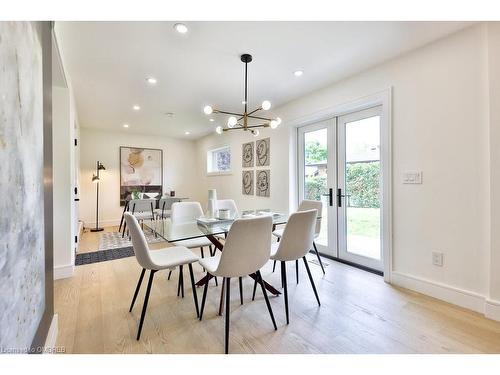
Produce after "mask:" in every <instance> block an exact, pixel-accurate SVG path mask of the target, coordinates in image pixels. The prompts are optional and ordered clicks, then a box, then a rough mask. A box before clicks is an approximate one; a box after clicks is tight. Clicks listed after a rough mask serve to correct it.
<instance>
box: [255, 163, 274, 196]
mask: <svg viewBox="0 0 500 375" xmlns="http://www.w3.org/2000/svg"><path fill="white" fill-rule="evenodd" d="M256 179H257V181H256V183H255V191H256V193H255V195H256V196H258V197H269V196H270V195H271V171H270V170H269V169H263V170H261V171H257V177H256Z"/></svg>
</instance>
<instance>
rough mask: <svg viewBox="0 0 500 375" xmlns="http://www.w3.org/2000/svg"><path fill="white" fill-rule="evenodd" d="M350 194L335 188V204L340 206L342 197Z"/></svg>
mask: <svg viewBox="0 0 500 375" xmlns="http://www.w3.org/2000/svg"><path fill="white" fill-rule="evenodd" d="M350 196H351V194H342V189H337V206H338V207H342V198H346V197H350Z"/></svg>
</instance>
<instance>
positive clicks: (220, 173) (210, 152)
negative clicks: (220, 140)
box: [206, 145, 233, 177]
mask: <svg viewBox="0 0 500 375" xmlns="http://www.w3.org/2000/svg"><path fill="white" fill-rule="evenodd" d="M224 149H228V150H229V154H230V155H231V160H230V162H229V169H228V170H226V171H210V169H209V165H210V166H212V162H210V164H209V160H210V158H212V157H213V153H214V152H217V151H220V150H224ZM206 157H207V159H206V174H207V176H209V177H210V176H228V175H232V174H233V172H232V162H233V158H232V151H231V146H230V145H222V146H218V147H214V148H210V149H208V150H207V154H206Z"/></svg>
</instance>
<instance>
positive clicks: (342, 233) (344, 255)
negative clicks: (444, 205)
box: [336, 106, 385, 271]
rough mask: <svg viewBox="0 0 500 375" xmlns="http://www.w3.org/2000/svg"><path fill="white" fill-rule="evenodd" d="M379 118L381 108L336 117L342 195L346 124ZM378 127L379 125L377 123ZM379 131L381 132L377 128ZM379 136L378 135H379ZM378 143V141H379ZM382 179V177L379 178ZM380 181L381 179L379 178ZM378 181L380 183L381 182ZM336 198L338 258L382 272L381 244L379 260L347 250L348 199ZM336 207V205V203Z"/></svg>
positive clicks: (344, 169) (339, 186) (344, 176)
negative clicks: (339, 204) (339, 203)
mask: <svg viewBox="0 0 500 375" xmlns="http://www.w3.org/2000/svg"><path fill="white" fill-rule="evenodd" d="M376 116H380V118H381V117H382V107H381V106H375V107H371V108H367V109H363V110H361V111H356V112H351V113H348V114H345V115H343V116H339V117H338V121H337V158H338V159H337V160H338V163H337V185H336V187H337V189H342V191H343V193H344V194H347V188H346V186H345V184H346V178H347V169H346V162H347V160H346V142H347V138H346V137H347V135H346V124H348V123H350V122H353V121H359V120H362V119H366V118H370V117H376ZM379 126H380V123H379ZM379 131H381V129H380V127H379ZM379 136H380V135H379ZM379 141H380V139H379ZM379 177H382V176H379ZM380 180H381V181H382V180H383V178H380ZM381 181H380V182H381ZM336 197H337V202H339V200H340V202H341V203H342V207H339V206H337V207H336V208H337V215H338V221H337V223H338V256H339V258H341V259H344V260H347V261H349V262H353V263H356V264H360V265H363V266H365V267H369V268H372V269H375V270H379V271H383V269H384V264H383V259H384V258H383V251H382V250H383V248H382V242H380V249H381V254H380V255H381V259H380V260H378V259H372V258H369V257H365V256H362V255H358V254H355V253H351V252H349V251H348V249H347V220H346V219H347V206H348V199H347V198H346V197H341V198H339V197H338V195H336ZM380 198H381V199H380V201H381V203H382V205H381V208H382V209H383V207H384V205H385V202H384V200H383V197H380ZM337 205H338V203H337ZM380 218H381V221H382V211H380ZM382 237H383V233H382V230H381V232H380V241H382Z"/></svg>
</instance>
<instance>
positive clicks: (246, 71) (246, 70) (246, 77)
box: [245, 61, 248, 114]
mask: <svg viewBox="0 0 500 375" xmlns="http://www.w3.org/2000/svg"><path fill="white" fill-rule="evenodd" d="M247 82H248V61H245V114H246V113H247V102H248V101H247V93H248V86H247Z"/></svg>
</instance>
